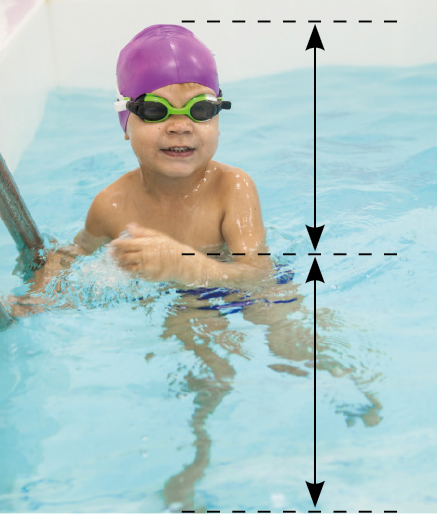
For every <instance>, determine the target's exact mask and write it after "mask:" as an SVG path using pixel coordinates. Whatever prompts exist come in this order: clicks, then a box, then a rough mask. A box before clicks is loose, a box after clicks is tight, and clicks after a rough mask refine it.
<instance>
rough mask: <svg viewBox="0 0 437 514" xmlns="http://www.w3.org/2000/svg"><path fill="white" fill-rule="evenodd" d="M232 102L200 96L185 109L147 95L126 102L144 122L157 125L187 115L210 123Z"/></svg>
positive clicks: (128, 107) (228, 107) (190, 101)
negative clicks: (170, 117)
mask: <svg viewBox="0 0 437 514" xmlns="http://www.w3.org/2000/svg"><path fill="white" fill-rule="evenodd" d="M230 108H231V102H223V101H222V99H221V98H220V97H219V98H218V99H216V98H215V97H214V96H212V95H199V96H196V97H194V98H192V99H191V100H189V101H188V102H187V103H186V104H185V105H184V107H182V108H181V109H176V108H175V107H173V106H172V105H171V104H170V103H169V102H168V101H167V100H166V99H165V98H161V97H159V96H156V95H151V94H145V95H141V96H139V97H138V98H137V99H136V100H135V101H134V102H133V101H128V102H126V109H127V110H128V111H130V112H132V113H133V114H136V115H137V116H139V117H140V118H141V119H142V120H144V121H147V122H151V123H156V122H159V121H164V120H166V119H167V118H168V117H169V116H170V115H171V114H185V115H187V116H188V117H189V118H191V119H192V120H193V121H196V122H202V121H208V120H210V119H211V118H213V117H214V116H215V115H217V114H218V113H219V112H220V111H221V110H222V109H230Z"/></svg>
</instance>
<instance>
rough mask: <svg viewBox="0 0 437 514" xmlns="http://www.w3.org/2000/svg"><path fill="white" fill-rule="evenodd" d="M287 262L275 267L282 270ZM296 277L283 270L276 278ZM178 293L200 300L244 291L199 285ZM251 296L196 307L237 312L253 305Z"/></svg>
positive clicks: (290, 279) (274, 301)
mask: <svg viewBox="0 0 437 514" xmlns="http://www.w3.org/2000/svg"><path fill="white" fill-rule="evenodd" d="M284 266H285V264H276V265H275V267H276V268H277V269H278V270H280V269H281V268H283V267H284ZM293 277H294V272H293V271H291V270H283V271H282V272H280V273H279V274H278V273H277V274H276V276H275V278H276V282H277V283H278V284H287V283H288V282H291V281H292V280H293ZM176 292H177V293H180V294H181V295H182V297H185V296H197V299H198V300H199V301H200V300H209V299H212V298H225V297H226V296H228V295H230V294H233V293H244V292H243V291H239V290H238V289H227V288H225V287H198V288H196V289H177V290H176ZM249 297H250V294H245V295H243V296H241V297H240V298H239V301H236V302H235V301H234V302H229V303H223V304H219V305H202V306H199V307H196V309H200V310H217V311H219V312H221V313H223V314H233V313H236V312H241V311H242V310H243V309H244V308H245V307H247V306H248V305H253V304H254V303H255V302H256V301H260V300H259V299H257V300H249V299H247V298H249ZM296 300H297V298H292V299H290V300H273V301H270V300H267V299H265V298H263V299H262V301H264V302H265V303H291V302H294V301H296ZM179 307H180V308H181V309H185V308H186V306H185V305H179Z"/></svg>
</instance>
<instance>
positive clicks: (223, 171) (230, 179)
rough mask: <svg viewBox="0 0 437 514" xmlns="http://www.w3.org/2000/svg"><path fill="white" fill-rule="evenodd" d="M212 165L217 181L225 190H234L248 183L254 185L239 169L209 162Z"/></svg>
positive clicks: (247, 175) (248, 176)
mask: <svg viewBox="0 0 437 514" xmlns="http://www.w3.org/2000/svg"><path fill="white" fill-rule="evenodd" d="M211 162H212V163H213V165H214V171H215V172H216V173H217V181H218V182H219V183H220V185H221V186H222V187H223V188H225V189H234V188H235V187H236V186H237V187H240V185H243V187H244V184H247V183H250V184H251V185H254V182H253V180H252V178H251V176H250V175H249V174H248V173H246V172H245V171H244V170H242V169H241V168H237V167H236V166H230V165H229V164H223V163H220V162H217V161H211Z"/></svg>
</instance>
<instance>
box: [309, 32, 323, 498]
mask: <svg viewBox="0 0 437 514" xmlns="http://www.w3.org/2000/svg"><path fill="white" fill-rule="evenodd" d="M309 48H314V227H309V226H308V225H306V228H307V230H308V234H309V236H310V238H311V242H312V243H313V247H314V250H316V249H317V245H318V244H319V239H320V236H321V235H322V232H323V228H324V227H325V225H322V226H321V227H317V226H316V48H321V49H322V50H325V49H324V48H323V44H322V40H321V39H320V36H319V33H318V31H317V27H316V25H314V28H313V31H312V33H311V37H310V40H309V41H308V45H307V47H306V50H308V49H309ZM317 280H318V281H319V282H325V281H324V280H323V276H322V273H321V272H320V268H319V265H318V264H317V259H314V261H313V264H312V266H311V269H310V272H309V274H308V278H307V280H306V282H311V281H314V352H313V355H314V482H313V483H310V482H307V483H306V484H307V486H308V490H309V492H310V495H311V498H312V500H313V503H314V506H316V505H317V501H318V499H319V496H320V493H321V492H322V487H323V484H324V483H325V482H320V483H319V484H318V483H317V482H316V296H317V295H316V293H317V290H316V282H317Z"/></svg>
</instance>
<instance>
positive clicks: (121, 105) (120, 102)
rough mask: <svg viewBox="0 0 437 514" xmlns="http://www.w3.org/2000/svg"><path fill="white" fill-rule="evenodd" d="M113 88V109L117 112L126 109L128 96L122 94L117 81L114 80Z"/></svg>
mask: <svg viewBox="0 0 437 514" xmlns="http://www.w3.org/2000/svg"><path fill="white" fill-rule="evenodd" d="M115 89H116V91H117V101H116V102H114V109H115V110H116V111H117V112H122V111H127V108H126V104H127V102H128V101H129V100H130V98H128V97H125V96H123V95H122V94H121V93H120V91H119V90H118V84H117V81H116V82H115Z"/></svg>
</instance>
